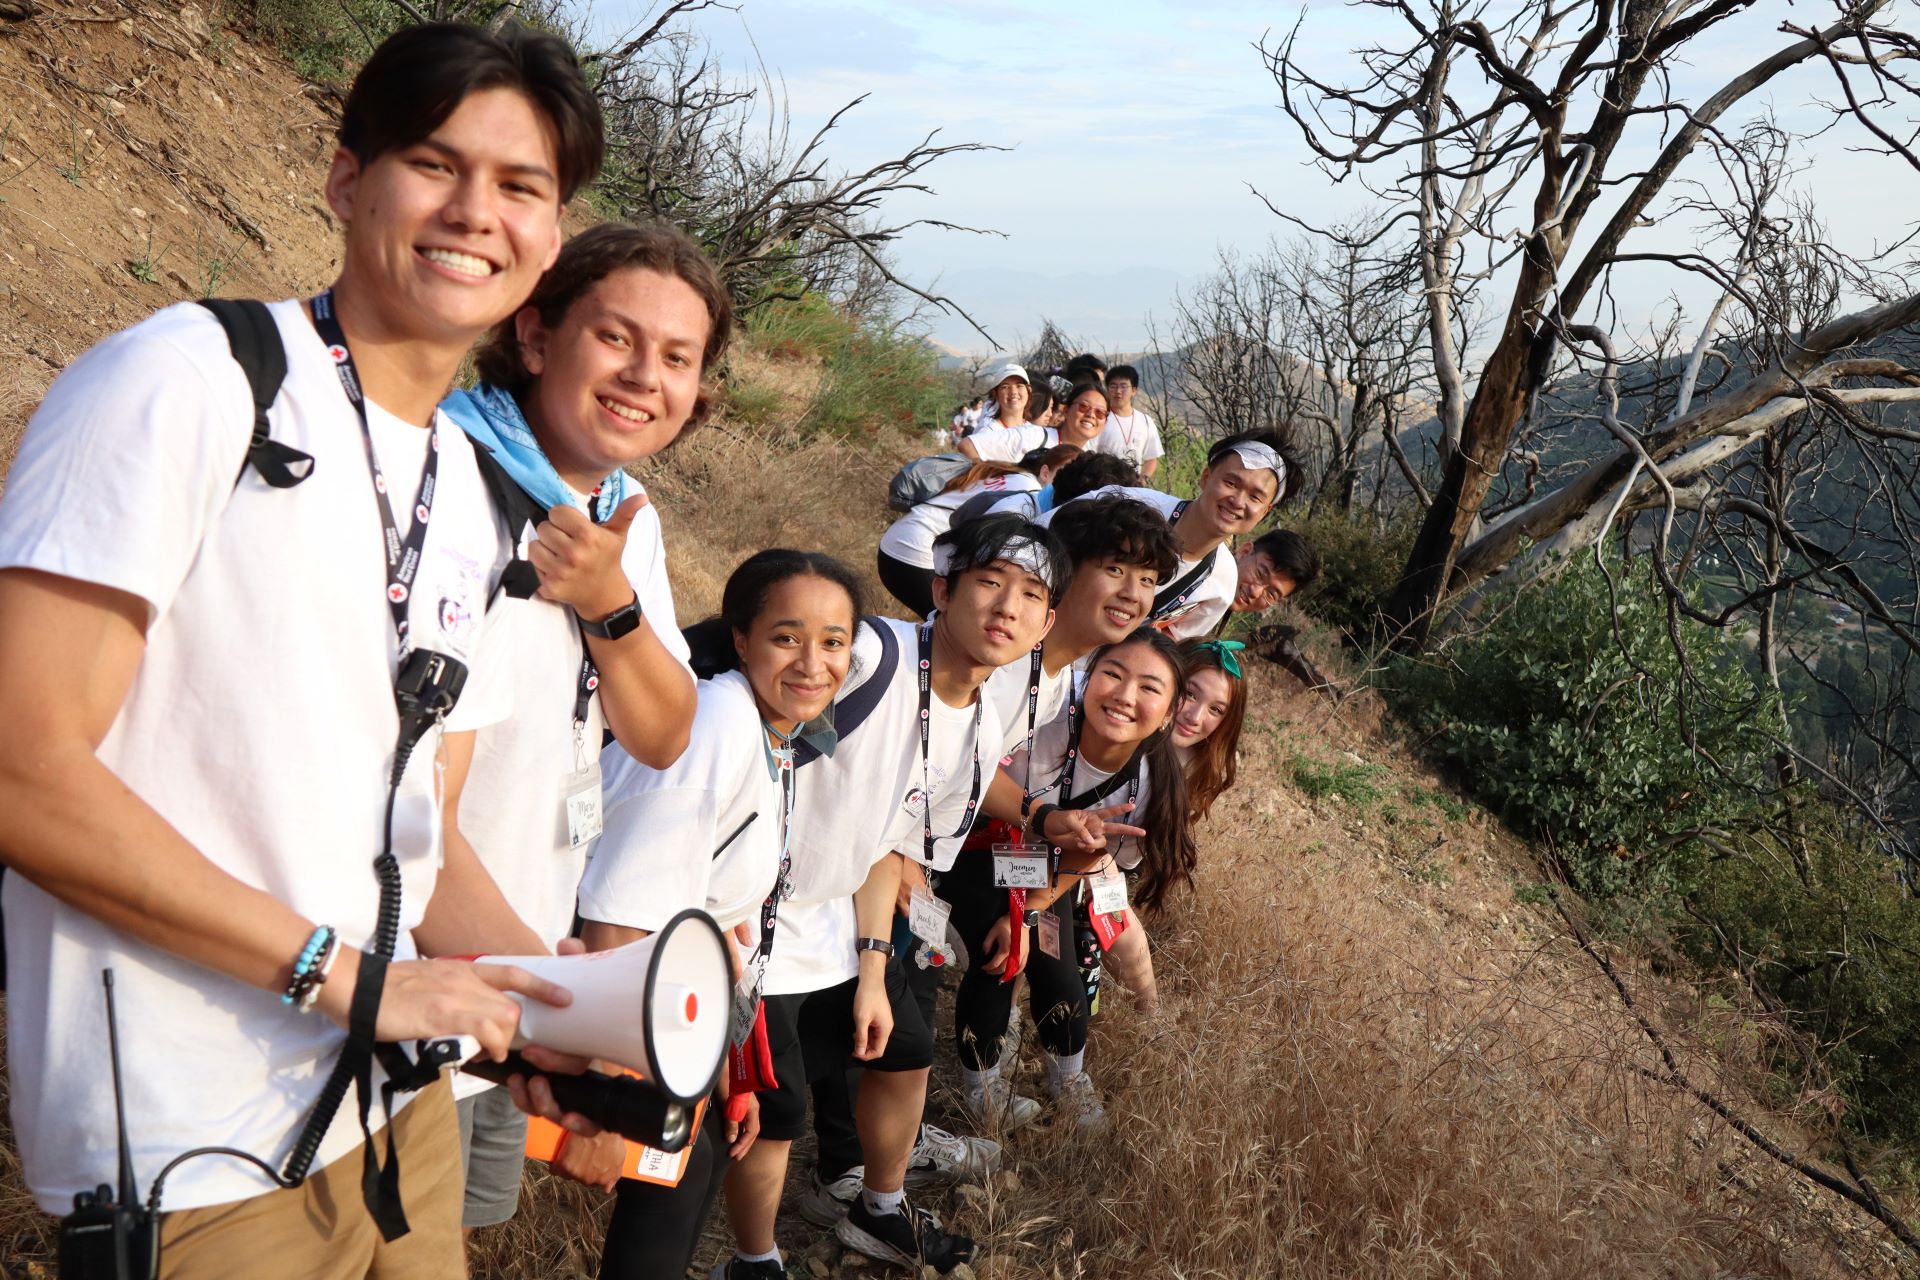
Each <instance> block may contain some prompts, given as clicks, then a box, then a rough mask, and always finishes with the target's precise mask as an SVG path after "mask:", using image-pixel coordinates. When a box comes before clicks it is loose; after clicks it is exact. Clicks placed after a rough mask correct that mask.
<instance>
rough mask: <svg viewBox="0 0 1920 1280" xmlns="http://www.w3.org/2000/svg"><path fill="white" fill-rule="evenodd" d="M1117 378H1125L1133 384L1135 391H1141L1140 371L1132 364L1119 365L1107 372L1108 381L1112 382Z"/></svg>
mask: <svg viewBox="0 0 1920 1280" xmlns="http://www.w3.org/2000/svg"><path fill="white" fill-rule="evenodd" d="M1115 378H1125V379H1126V380H1127V381H1128V382H1130V383H1132V384H1133V389H1134V390H1135V391H1138V390H1139V389H1140V371H1139V370H1138V369H1136V368H1134V367H1133V366H1132V365H1130V364H1117V365H1115V366H1113V368H1111V369H1109V370H1107V381H1108V382H1112V381H1113V380H1114V379H1115Z"/></svg>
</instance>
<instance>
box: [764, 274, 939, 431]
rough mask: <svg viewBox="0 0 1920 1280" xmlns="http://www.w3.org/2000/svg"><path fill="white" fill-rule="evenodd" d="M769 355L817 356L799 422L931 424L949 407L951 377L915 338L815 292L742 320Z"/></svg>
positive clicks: (822, 426)
mask: <svg viewBox="0 0 1920 1280" xmlns="http://www.w3.org/2000/svg"><path fill="white" fill-rule="evenodd" d="M747 327H748V329H749V331H750V332H752V333H753V335H754V338H755V341H756V343H757V345H758V346H759V347H760V349H761V350H762V351H765V352H766V353H768V354H769V355H771V356H773V357H774V358H776V359H795V360H818V361H819V362H820V365H821V369H820V386H819V390H818V391H816V392H815V394H814V398H813V403H812V404H811V405H810V406H809V407H808V409H807V412H806V415H805V417H804V418H802V420H801V429H802V430H804V431H807V432H810V433H811V432H820V433H825V434H828V435H836V436H850V435H860V434H869V435H870V434H873V433H875V432H878V431H884V430H888V429H898V430H931V429H932V428H934V427H936V426H939V425H941V424H942V423H944V422H945V421H946V419H947V416H948V414H949V413H950V411H951V410H952V407H953V405H952V401H953V395H954V393H953V388H952V385H951V380H950V379H949V378H948V377H947V375H946V374H944V373H942V372H941V370H940V364H939V358H938V357H937V356H936V355H935V354H934V352H933V350H932V349H931V348H929V347H928V346H927V345H926V344H925V343H923V342H921V341H920V340H919V339H918V338H915V337H913V336H911V335H905V334H901V333H897V332H893V331H890V330H888V329H886V328H884V327H882V326H879V325H875V324H865V323H862V322H860V321H858V320H855V319H852V318H850V317H848V316H845V315H842V314H841V313H840V312H839V311H838V310H837V309H836V308H835V307H834V306H833V304H832V303H831V302H830V301H829V300H827V299H826V298H823V297H821V296H819V295H817V294H809V295H808V296H806V297H804V298H802V299H800V300H799V301H798V302H773V303H768V304H766V305H765V306H762V307H759V308H756V309H755V310H754V311H753V312H752V313H751V314H750V315H749V318H748V321H747Z"/></svg>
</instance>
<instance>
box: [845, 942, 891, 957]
mask: <svg viewBox="0 0 1920 1280" xmlns="http://www.w3.org/2000/svg"><path fill="white" fill-rule="evenodd" d="M853 950H854V954H856V955H858V954H859V953H861V952H863V951H878V952H879V953H880V954H881V955H884V956H887V957H891V956H892V955H893V943H891V942H889V941H887V939H885V938H862V939H860V941H858V942H856V943H854V944H853Z"/></svg>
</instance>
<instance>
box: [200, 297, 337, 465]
mask: <svg viewBox="0 0 1920 1280" xmlns="http://www.w3.org/2000/svg"><path fill="white" fill-rule="evenodd" d="M200 305H201V306H203V307H205V308H206V309H207V310H208V311H210V312H212V313H213V318H214V319H216V320H218V321H219V322H220V327H221V328H222V329H225V330H226V331H227V346H228V347H229V348H230V349H231V350H232V351H233V360H234V363H235V364H237V365H239V366H240V368H241V371H242V372H244V373H245V374H246V375H247V386H248V387H250V388H251V389H252V391H253V437H252V439H250V440H249V441H248V442H247V456H246V458H245V459H244V460H243V461H242V462H241V463H240V470H239V472H238V474H236V475H235V476H234V478H233V482H234V484H235V485H238V484H239V483H240V481H241V480H242V479H243V478H244V477H245V476H246V474H247V468H248V467H252V468H253V469H254V470H255V471H257V472H259V473H260V478H261V479H262V480H265V481H266V482H267V483H268V484H270V485H272V486H273V487H274V488H276V489H291V488H293V486H295V485H297V484H299V483H300V482H301V481H302V480H305V479H306V478H307V477H308V476H310V475H312V474H313V455H312V454H308V453H302V452H300V450H298V449H295V448H294V447H292V446H291V445H286V444H280V443H277V442H276V441H275V440H274V439H273V428H272V426H271V425H270V424H269V423H268V421H267V410H268V409H270V408H272V407H273V402H274V400H275V399H276V398H278V397H279V395H280V384H281V383H283V382H285V381H286V380H287V349H286V347H285V346H284V345H283V344H282V343H281V341H280V327H279V326H278V325H276V324H274V322H273V313H272V312H270V311H268V310H267V304H266V303H264V302H256V301H254V300H253V299H250V298H247V299H241V298H203V299H201V301H200Z"/></svg>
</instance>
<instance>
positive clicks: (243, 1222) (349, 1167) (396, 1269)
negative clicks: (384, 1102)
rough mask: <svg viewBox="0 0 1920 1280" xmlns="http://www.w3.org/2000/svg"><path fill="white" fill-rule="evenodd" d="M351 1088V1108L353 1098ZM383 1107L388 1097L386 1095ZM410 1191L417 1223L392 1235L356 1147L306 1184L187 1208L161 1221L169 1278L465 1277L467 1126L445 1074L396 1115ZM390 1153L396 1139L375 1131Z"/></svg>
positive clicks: (163, 1264) (403, 1187)
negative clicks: (377, 1210)
mask: <svg viewBox="0 0 1920 1280" xmlns="http://www.w3.org/2000/svg"><path fill="white" fill-rule="evenodd" d="M354 1105H355V1104H354V1100H353V1096H352V1094H351V1093H349V1095H348V1097H347V1101H346V1104H345V1106H344V1107H343V1108H342V1111H343V1113H344V1112H345V1111H346V1110H348V1109H349V1108H351V1107H353V1106H354ZM375 1105H376V1106H378V1105H379V1104H378V1103H377V1102H376V1103H375ZM393 1137H394V1144H395V1148H394V1149H395V1150H396V1151H398V1152H399V1154H400V1194H401V1198H402V1201H403V1204H404V1207H405V1209H406V1213H407V1225H408V1226H409V1227H410V1228H412V1229H411V1230H410V1231H408V1232H407V1234H406V1235H404V1236H401V1237H400V1238H399V1239H398V1240H396V1241H394V1242H393V1243H392V1244H388V1243H386V1242H385V1241H384V1240H382V1239H381V1238H380V1229H379V1228H378V1227H376V1226H374V1224H373V1217H372V1215H371V1214H369V1213H368V1212H367V1207H366V1205H365V1204H364V1203H362V1201H361V1199H360V1172H361V1169H362V1167H363V1166H362V1163H361V1162H362V1160H363V1159H364V1150H363V1148H361V1147H358V1146H356V1147H355V1148H354V1149H353V1150H352V1151H349V1152H348V1153H347V1154H346V1155H344V1156H341V1157H340V1158H339V1159H338V1160H335V1161H334V1162H333V1163H332V1164H330V1165H328V1166H327V1167H326V1168H324V1169H322V1170H321V1171H320V1172H318V1173H316V1174H314V1175H313V1176H312V1177H310V1178H308V1179H307V1180H306V1182H305V1183H303V1184H301V1185H300V1186H298V1187H294V1188H291V1189H288V1190H282V1191H269V1192H267V1193H266V1194H265V1195H260V1196H255V1197H254V1198H253V1199H251V1200H238V1201H235V1202H233V1203H231V1204H216V1205H208V1206H207V1207H206V1208H204V1209H182V1210H180V1211H178V1212H176V1213H169V1214H165V1215H164V1216H162V1218H161V1220H160V1274H161V1276H162V1277H163V1278H164V1280H259V1278H260V1277H262V1276H267V1275H271V1276H273V1277H274V1280H464V1277H465V1276H466V1274H467V1262H466V1253H465V1249H464V1247H463V1245H462V1243H461V1239H460V1195H461V1185H462V1175H461V1169H460V1132H459V1128H458V1125H457V1123H456V1122H455V1120H454V1112H453V1089H452V1087H451V1086H450V1085H448V1083H447V1082H446V1081H445V1080H444V1079H443V1080H441V1081H440V1082H439V1083H438V1084H435V1085H432V1086H431V1087H429V1088H427V1089H424V1090H422V1091H421V1093H420V1095H419V1096H418V1097H416V1098H415V1099H414V1100H413V1101H412V1103H410V1104H409V1105H408V1106H407V1107H406V1108H405V1109H403V1110H402V1111H401V1112H400V1114H399V1115H398V1116H396V1117H394V1120H393ZM374 1146H375V1147H376V1148H377V1149H378V1150H379V1152H380V1157H381V1159H382V1160H385V1159H386V1141H385V1138H384V1136H383V1135H381V1134H379V1133H375V1134H374Z"/></svg>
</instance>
